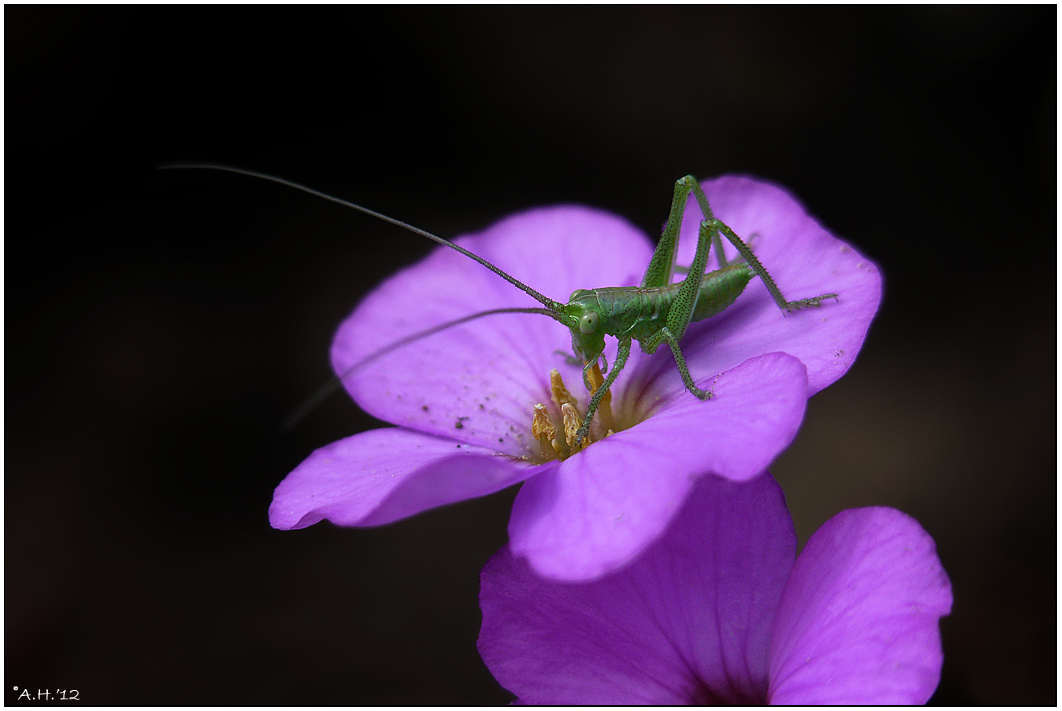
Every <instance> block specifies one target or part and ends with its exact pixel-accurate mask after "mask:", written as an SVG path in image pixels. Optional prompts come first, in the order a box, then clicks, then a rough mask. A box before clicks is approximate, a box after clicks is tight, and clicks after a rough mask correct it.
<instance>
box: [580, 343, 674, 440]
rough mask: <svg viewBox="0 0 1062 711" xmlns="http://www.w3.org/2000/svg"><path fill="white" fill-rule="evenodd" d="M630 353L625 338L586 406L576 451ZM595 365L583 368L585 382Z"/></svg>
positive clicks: (629, 346) (629, 344)
mask: <svg viewBox="0 0 1062 711" xmlns="http://www.w3.org/2000/svg"><path fill="white" fill-rule="evenodd" d="M630 354H631V339H629V338H624V339H623V340H622V341H620V342H619V348H617V349H616V362H615V363H613V364H612V370H610V371H608V375H607V376H606V377H605V382H603V383H601V387H599V388H598V389H597V390H595V391H594V395H593V397H591V398H590V404H589V405H587V406H586V417H585V418H583V424H582V426H580V427H579V431H578V432H577V433H576V434H575V448H574V449H575V451H578V450H579V445H581V444H582V443H583V439H585V438H586V435H587V433H588V432H589V431H590V422H591V421H592V420H593V419H594V413H595V412H597V408H598V406H599V405H600V404H601V400H602V399H603V398H604V397H605V393H607V392H608V389H609V388H611V387H612V383H614V382H616V376H618V375H619V373H620V371H621V370H623V366H625V365H626V364H627V356H629V355H630ZM593 367H594V364H593V363H587V364H586V366H585V367H584V368H583V381H584V382H585V381H586V380H587V377H586V371H587V369H589V368H593ZM683 367H685V364H683Z"/></svg>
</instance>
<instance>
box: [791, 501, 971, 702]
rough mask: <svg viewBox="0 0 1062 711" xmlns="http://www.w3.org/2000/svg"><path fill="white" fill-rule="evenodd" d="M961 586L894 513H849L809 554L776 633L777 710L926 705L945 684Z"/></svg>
mask: <svg viewBox="0 0 1062 711" xmlns="http://www.w3.org/2000/svg"><path fill="white" fill-rule="evenodd" d="M951 602H952V595H951V583H950V582H949V581H948V577H947V574H946V573H945V572H944V569H943V568H942V567H941V565H940V560H939V559H938V558H937V554H936V548H935V546H934V544H933V539H932V538H930V537H929V534H927V533H926V532H925V530H923V529H922V527H921V526H919V525H918V522H917V521H915V520H914V519H912V518H911V517H910V516H907V515H906V514H903V513H900V512H899V511H896V510H895V509H889V508H865V509H850V510H848V511H842V512H841V513H839V514H838V515H836V516H834V517H833V518H832V519H830V520H829V521H827V522H826V523H825V524H824V525H823V527H822V528H820V529H819V530H818V531H816V532H815V534H814V535H813V536H812V537H811V539H810V540H809V541H808V543H807V546H806V547H805V548H804V550H803V551H802V552H801V553H800V557H799V558H798V559H797V562H796V565H795V566H794V568H793V572H792V574H791V575H790V578H789V582H788V583H787V585H786V587H785V592H784V593H783V595H782V601H781V604H780V606H779V609H778V616H777V618H776V619H775V623H774V628H773V630H772V632H771V665H770V668H771V674H770V676H771V691H770V701H771V703H773V704H845V705H848V704H922V703H925V702H926V701H927V700H928V699H929V697H930V696H931V695H932V693H933V690H934V689H936V687H937V683H938V682H939V681H940V668H941V664H942V663H943V652H942V651H941V643H940V629H939V622H940V618H941V617H942V616H944V615H946V614H948V612H950V611H951Z"/></svg>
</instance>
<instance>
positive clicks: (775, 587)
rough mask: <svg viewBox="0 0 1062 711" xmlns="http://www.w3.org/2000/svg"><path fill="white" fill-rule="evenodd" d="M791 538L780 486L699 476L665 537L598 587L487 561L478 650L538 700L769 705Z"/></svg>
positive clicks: (504, 680) (766, 479)
mask: <svg viewBox="0 0 1062 711" xmlns="http://www.w3.org/2000/svg"><path fill="white" fill-rule="evenodd" d="M795 552H796V536H795V534H794V532H793V526H792V522H791V521H790V519H789V516H788V514H787V513H786V509H785V502H784V500H783V497H782V492H781V490H780V489H779V487H778V485H777V484H775V483H774V481H773V480H772V479H771V478H770V476H769V475H767V474H763V475H762V476H759V477H756V478H754V479H752V480H750V481H747V482H744V483H741V484H737V483H734V482H731V481H727V480H725V479H722V478H720V477H715V476H703V477H701V478H700V479H699V480H698V482H697V484H696V486H695V487H694V490H693V492H692V493H691V495H690V496H689V498H688V499H687V501H686V503H685V505H684V506H683V507H682V511H681V513H680V514H679V515H678V516H677V517H676V518H675V519H674V521H673V522H672V523H671V525H670V526H669V527H668V529H667V532H666V533H665V534H664V536H663V537H662V538H661V539H660V540H659V541H657V542H656V543H654V544H653V545H652V546H650V547H649V548H648V549H647V550H646V551H645V554H644V555H643V556H641V557H640V558H638V559H637V560H636V561H634V562H633V563H632V564H631V565H630V566H629V567H627V568H624V569H623V570H621V571H619V572H616V573H613V574H612V575H609V576H606V577H604V578H601V579H599V580H596V581H593V582H589V583H558V582H553V581H548V580H544V579H542V578H539V577H538V576H536V575H535V574H534V573H533V572H532V571H531V569H530V568H529V566H528V565H527V563H526V562H525V561H523V560H521V559H519V558H517V557H515V556H514V555H513V554H512V553H511V552H510V551H509V549H508V548H506V549H503V550H502V551H501V552H499V553H498V555H497V556H495V557H494V559H492V560H491V561H490V563H488V564H487V567H486V568H485V569H484V570H483V574H482V584H481V589H480V607H481V608H482V610H483V627H482V629H481V630H480V636H479V642H478V646H479V650H480V654H481V655H482V656H483V660H484V661H485V662H486V664H487V666H488V667H489V668H490V670H491V673H493V674H494V676H495V677H496V678H497V679H498V681H499V682H501V684H502V685H503V686H505V687H506V688H507V689H509V690H510V691H512V692H514V693H516V694H517V695H519V697H520V699H521V700H522V701H524V702H527V703H534V704H636V703H650V704H687V703H735V704H739V703H745V704H748V703H753V704H762V703H763V702H764V700H765V697H766V688H767V645H768V635H769V630H770V625H771V620H772V619H773V615H774V610H775V606H776V605H777V602H778V599H779V597H780V596H781V591H782V588H783V586H784V585H785V580H786V576H787V575H788V573H789V570H790V567H791V566H792V564H793V557H794V555H795Z"/></svg>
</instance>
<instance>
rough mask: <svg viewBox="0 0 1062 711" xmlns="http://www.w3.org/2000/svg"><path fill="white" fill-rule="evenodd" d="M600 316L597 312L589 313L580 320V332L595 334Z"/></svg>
mask: <svg viewBox="0 0 1062 711" xmlns="http://www.w3.org/2000/svg"><path fill="white" fill-rule="evenodd" d="M597 322H598V315H597V312H596V311H587V312H586V313H585V314H583V317H582V318H581V319H579V330H580V331H582V332H583V333H593V332H594V331H596V330H597Z"/></svg>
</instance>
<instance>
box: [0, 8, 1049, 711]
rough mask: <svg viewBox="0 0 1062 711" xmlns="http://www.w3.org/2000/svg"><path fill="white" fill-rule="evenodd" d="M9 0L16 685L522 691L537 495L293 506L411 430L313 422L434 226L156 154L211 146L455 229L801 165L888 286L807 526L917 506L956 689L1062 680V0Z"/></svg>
mask: <svg viewBox="0 0 1062 711" xmlns="http://www.w3.org/2000/svg"><path fill="white" fill-rule="evenodd" d="M4 17H5V28H6V32H5V42H6V52H5V59H6V72H5V79H6V91H5V99H6V111H5V119H6V163H5V168H6V170H5V177H6V191H5V197H6V210H7V212H6V222H5V227H6V253H5V256H6V269H5V278H6V289H5V296H6V307H5V316H6V329H5V335H6V348H5V356H6V367H5V375H6V377H5V382H6V392H5V414H6V421H5V424H6V428H5V440H6V452H5V464H6V477H5V488H4V493H5V534H6V540H5V571H4V572H5V622H6V629H5V652H6V657H5V660H6V661H5V682H6V683H7V685H8V691H7V696H6V697H5V698H6V699H7V701H8V702H12V701H14V698H15V695H14V692H13V691H12V687H13V686H18V687H19V688H30V689H32V690H36V689H37V688H46V687H47V688H52V689H56V688H66V689H74V688H76V689H78V690H79V692H80V698H81V700H82V702H87V703H90V704H167V705H168V704H248V703H251V704H307V703H309V704H335V703H344V704H485V703H486V704H490V703H505V702H507V701H508V700H509V698H510V697H509V695H508V694H507V693H506V692H505V691H504V690H503V689H502V688H501V687H500V686H498V684H497V683H496V682H495V681H494V680H493V678H492V677H491V675H490V674H489V673H488V672H487V670H486V669H485V667H484V666H483V664H482V662H481V661H480V660H479V657H478V654H477V653H476V649H475V640H476V636H477V633H478V627H479V609H478V604H477V599H476V596H477V591H478V574H479V570H480V568H481V567H482V565H483V564H484V563H485V561H486V560H487V559H488V558H489V556H490V555H491V554H492V553H493V552H494V551H495V550H496V549H497V548H498V547H500V546H501V545H502V544H503V543H504V541H505V526H506V522H507V519H508V512H509V507H510V505H511V502H512V499H513V496H514V495H515V492H514V491H506V492H503V493H500V494H497V495H494V496H492V497H488V498H486V499H482V500H478V501H471V502H466V503H463V504H459V505H455V506H451V507H448V508H445V509H442V510H437V511H433V512H429V513H427V514H424V515H421V516H419V517H416V518H414V519H412V520H408V521H404V522H400V523H398V524H394V525H391V526H388V527H384V528H380V529H372V530H356V529H338V528H335V527H332V526H331V525H329V524H320V525H317V526H314V527H311V528H309V529H306V530H302V531H297V532H278V531H274V530H272V529H271V528H270V527H269V525H268V520H267V517H266V511H267V508H268V506H269V502H270V500H271V496H272V491H273V488H274V487H275V486H276V484H277V483H278V482H279V481H280V480H281V479H282V478H283V477H284V476H285V475H286V474H287V473H288V472H289V471H290V470H291V469H292V468H293V467H294V466H295V465H296V464H298V463H299V462H300V461H301V460H302V459H303V458H304V457H306V456H307V455H308V454H309V453H310V452H311V451H312V450H313V449H314V448H316V447H318V446H321V445H324V444H327V443H329V442H331V441H333V440H336V439H339V438H341V437H343V436H346V435H349V434H352V433H354V432H356V431H359V430H361V429H365V428H369V427H373V426H377V424H378V423H375V421H373V420H372V419H371V418H369V417H368V416H367V415H364V414H363V413H361V412H360V411H359V410H358V408H357V407H356V406H355V405H354V404H353V403H352V402H351V401H350V400H349V399H348V398H347V397H346V396H345V395H344V394H336V395H334V396H333V397H332V398H330V399H329V400H328V401H327V402H326V403H325V404H324V405H322V406H321V407H320V408H318V409H317V410H315V411H314V412H313V413H312V414H311V415H310V416H309V417H308V418H307V419H306V420H305V421H304V422H302V423H301V424H300V425H299V426H297V427H296V428H295V429H294V430H292V431H290V432H284V431H283V430H282V429H281V426H280V423H281V422H282V421H283V419H284V418H285V416H286V415H287V414H288V413H290V412H291V411H292V410H293V409H294V408H295V407H297V406H298V405H299V403H300V402H302V401H303V399H304V398H306V397H307V396H308V395H309V394H310V393H312V392H313V391H314V390H315V389H316V388H317V387H318V386H319V385H320V384H322V383H323V382H325V381H326V380H327V379H328V378H329V377H330V375H331V373H330V370H329V367H328V362H327V352H328V346H329V343H330V339H331V336H332V333H333V330H334V328H335V327H336V326H337V325H338V323H339V321H340V320H341V319H342V318H343V317H344V316H345V315H346V314H347V313H348V312H349V310H350V309H351V308H352V307H353V306H354V304H355V303H357V301H358V300H359V299H360V298H361V297H362V296H363V295H364V294H365V293H366V291H367V290H369V289H370V288H372V287H373V286H374V285H375V284H376V283H378V282H379V281H380V280H381V279H382V278H383V277H384V276H386V275H387V274H389V273H391V272H393V271H395V270H396V269H398V268H399V267H401V266H403V265H406V264H409V263H410V262H412V261H413V260H415V259H417V258H418V257H419V256H420V255H422V254H424V253H426V252H427V251H428V250H429V249H430V248H431V245H430V244H428V243H427V242H426V241H421V240H418V239H416V238H415V237H413V236H411V235H407V234H404V233H401V232H399V231H397V230H395V229H393V228H389V227H386V226H384V225H380V224H377V223H374V222H373V221H372V220H370V219H369V218H366V217H364V216H361V215H358V214H356V213H352V212H350V211H346V210H342V209H340V208H338V207H335V206H333V205H330V204H328V203H325V202H322V201H319V200H315V199H313V198H310V197H308V196H305V195H302V194H299V193H296V192H294V191H291V190H287V189H283V188H280V187H277V186H273V185H269V184H266V183H262V182H260V181H254V180H251V179H247V178H242V177H237V176H232V175H224V174H219V173H207V172H176V171H175V172H159V171H156V170H154V169H153V167H154V166H155V165H156V164H158V163H160V162H167V161H178V160H195V159H202V160H208V161H215V162H224V163H230V164H235V165H239V166H245V167H249V168H255V169H260V170H265V171H269V172H273V173H276V174H279V175H283V176H285V177H288V178H291V179H294V180H300V181H304V182H306V183H309V184H311V185H313V186H316V187H319V188H321V189H324V190H327V191H330V192H333V193H335V194H338V195H341V196H344V197H347V198H349V199H352V200H355V201H358V202H361V203H364V204H366V205H370V206H372V207H374V208H375V209H377V210H381V211H383V212H386V213H388V214H392V215H395V216H396V217H399V218H402V219H405V220H407V221H410V222H412V223H414V224H416V225H419V226H422V227H424V228H425V229H429V230H432V231H434V232H436V233H439V234H442V235H456V234H459V233H461V232H464V231H471V230H477V229H480V228H483V227H485V226H486V225H488V224H489V223H491V222H492V221H494V220H496V219H497V218H499V217H502V216H504V215H506V214H508V213H510V212H512V211H515V210H518V209H520V208H525V207H529V206H534V205H539V204H545V203H553V202H579V203H587V204H591V205H596V206H600V207H604V208H607V209H610V210H612V211H614V212H617V213H620V214H622V215H624V216H625V217H627V218H628V219H630V220H632V221H633V222H634V223H636V224H638V225H640V226H641V227H643V228H644V229H645V230H646V231H647V232H649V233H652V234H656V233H657V232H658V230H659V227H660V225H661V224H662V222H663V220H664V218H665V216H666V210H667V207H668V205H669V200H670V196H671V186H672V182H673V181H674V180H675V179H676V178H677V177H679V176H681V175H683V174H686V173H694V174H697V175H699V176H704V177H709V176H714V175H717V174H720V173H724V172H745V173H751V174H754V175H758V176H761V177H764V178H769V179H772V180H775V181H777V182H780V183H782V184H784V185H786V186H788V187H789V188H790V189H791V190H792V191H794V193H795V194H797V195H798V196H799V197H800V198H801V199H802V200H804V201H805V203H806V204H807V205H808V206H809V208H810V210H811V211H812V212H813V213H814V214H816V215H817V216H818V217H819V218H820V219H821V220H822V221H823V222H824V223H825V224H826V225H828V226H829V227H830V228H831V229H833V230H834V231H835V232H836V233H837V234H838V235H839V236H842V237H844V238H845V239H847V240H848V241H850V242H851V243H852V244H853V245H855V246H856V247H857V248H858V249H860V250H861V251H862V252H863V253H864V254H866V255H867V256H869V257H871V258H872V259H874V260H875V261H877V263H878V264H879V265H880V266H881V269H882V272H883V273H884V277H885V296H884V301H883V306H882V309H881V311H880V313H879V316H878V318H877V320H876V321H875V322H874V325H873V327H872V329H871V332H870V334H869V337H868V339H867V341H866V344H865V346H864V348H863V351H862V352H861V354H860V357H859V360H858V362H857V363H856V364H855V366H854V367H853V369H852V370H851V372H850V373H849V374H848V375H847V376H846V377H845V378H843V379H842V380H841V381H839V382H838V383H836V384H835V385H833V386H832V387H830V388H829V389H827V390H826V391H824V392H823V393H821V394H819V395H817V396H816V397H815V398H814V399H813V400H812V401H811V402H810V403H809V408H808V414H807V418H806V420H805V425H804V427H803V429H802V431H801V433H800V435H799V438H798V440H797V442H796V443H795V444H794V445H793V446H792V447H791V448H790V449H789V450H788V451H787V452H786V453H785V454H784V455H783V456H782V457H781V458H780V459H779V461H778V462H777V463H776V465H775V466H774V467H773V469H772V471H773V472H774V473H775V474H776V476H777V478H778V479H779V480H780V481H781V482H782V484H783V486H784V487H785V490H786V493H787V496H788V499H789V503H790V506H791V508H792V510H793V514H794V517H795V519H796V524H797V530H798V534H799V536H800V539H801V541H804V540H806V539H807V537H808V536H809V535H810V534H811V533H812V532H813V531H814V530H815V529H816V528H817V527H818V526H819V525H820V524H821V523H822V522H823V521H825V520H826V519H827V518H829V517H830V516H832V515H833V514H835V513H837V512H838V511H840V510H841V509H843V508H848V507H854V506H865V505H888V506H895V507H897V508H900V509H902V510H904V511H906V512H908V513H910V514H912V515H913V516H915V517H916V518H917V519H918V520H919V521H920V522H921V523H922V524H923V525H924V526H925V528H926V529H927V530H928V531H929V532H930V534H932V535H933V536H934V537H935V539H936V541H937V544H938V549H939V552H940V556H941V559H942V560H943V563H944V566H945V568H946V569H947V570H948V572H949V574H950V576H951V579H952V583H953V586H954V590H955V606H954V610H953V614H952V616H951V617H950V618H948V619H946V620H944V623H943V636H944V649H945V663H944V671H943V679H942V681H941V684H940V687H939V689H938V692H937V695H936V696H935V697H934V701H935V702H938V703H946V704H1000V705H1010V704H1019V705H1021V704H1048V705H1051V704H1054V703H1055V702H1056V701H1057V699H1056V695H1055V694H1056V682H1057V680H1056V620H1057V618H1056V572H1057V568H1056V560H1057V559H1056V478H1055V443H1056V442H1055V434H1056V409H1055V406H1056V401H1055V388H1056V369H1055V368H1056V327H1055V315H1056V300H1055V299H1056V296H1055V292H1056V282H1055V264H1056V261H1055V260H1056V251H1055V250H1056V242H1055V229H1056V214H1055V195H1056V183H1055V181H1056V99H1057V97H1056V90H1055V82H1056V63H1055V62H1056V34H1055V28H1056V10H1055V8H1054V7H1051V6H1040V7H1025V8H1007V9H1000V8H990V7H975V8H962V7H947V8H931V7H918V8H902V7H889V8H878V9H852V8H816V9H801V8H784V9H778V8H767V7H747V8H740V9H727V8H693V7H684V8H661V9H646V8H636V7H625V8H621V9H615V8H606V7H595V8H593V9H587V8H566V7H539V8H525V9H509V8H503V9H495V8H470V9H452V8H423V7H391V8H383V9H381V8H371V7H351V8H338V7H331V8H327V9H321V8H316V9H293V8H282V7H269V8H233V7H180V8H127V7H122V8H109V9H93V8H62V7H17V6H16V7H12V6H7V7H5V9H4ZM587 286H594V285H587ZM597 286H600V285H597ZM554 296H555V297H556V296H557V295H554ZM560 296H561V297H563V296H564V295H560Z"/></svg>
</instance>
